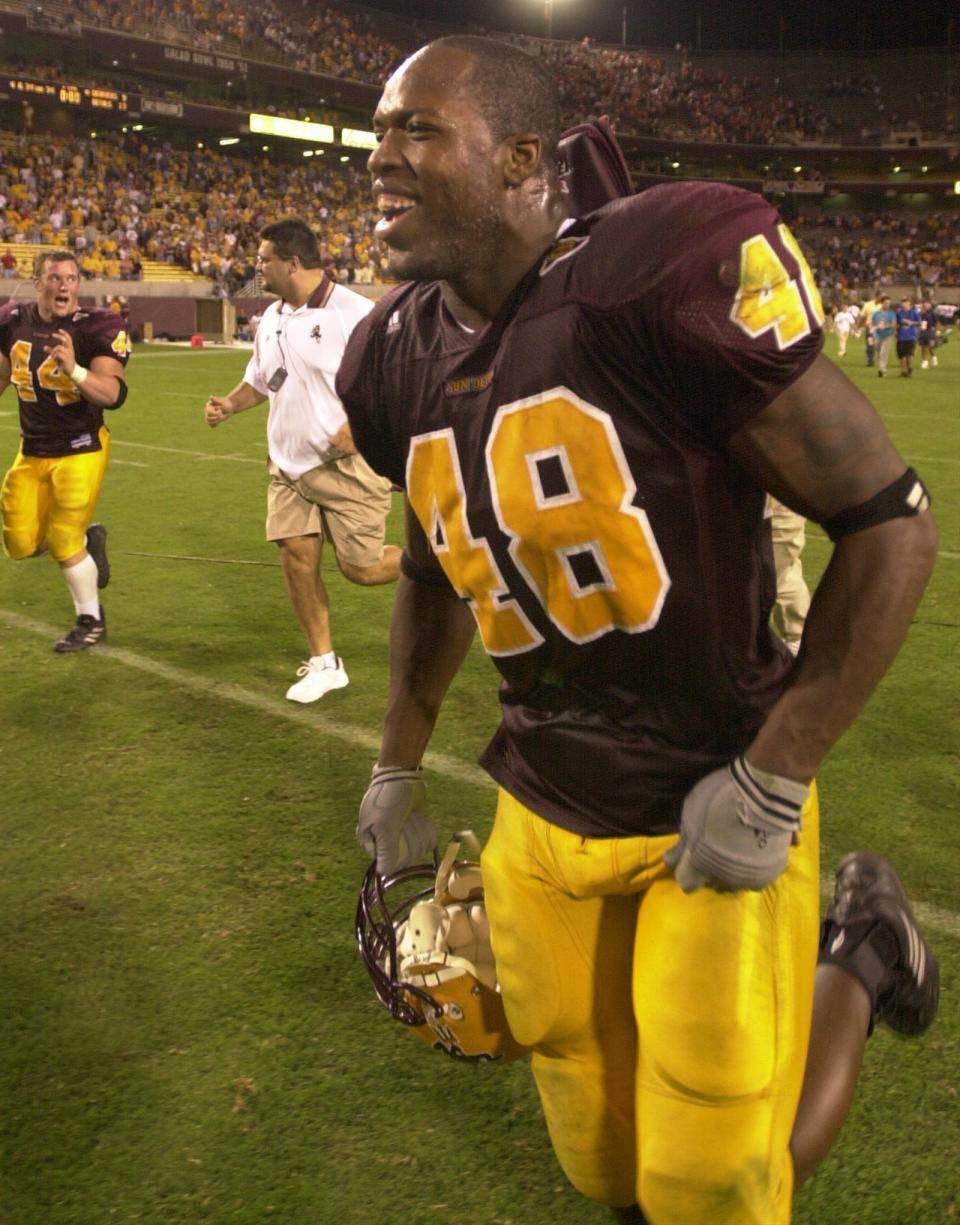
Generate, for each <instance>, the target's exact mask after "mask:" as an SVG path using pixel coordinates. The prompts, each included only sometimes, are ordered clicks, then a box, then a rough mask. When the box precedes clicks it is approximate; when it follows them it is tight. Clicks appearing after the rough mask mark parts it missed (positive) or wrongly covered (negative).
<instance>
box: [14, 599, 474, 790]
mask: <svg viewBox="0 0 960 1225" xmlns="http://www.w3.org/2000/svg"><path fill="white" fill-rule="evenodd" d="M0 625H6V626H8V627H9V628H10V629H14V630H22V631H23V632H25V633H28V634H36V635H37V636H39V637H42V638H48V639H50V640H51V641H55V640H56V639H57V638H58V637H60V635H61V633H62V628H61V629H57V628H56V627H55V626H53V625H48V624H47V623H46V622H43V621H35V620H33V618H32V617H24V616H22V615H21V614H20V613H15V612H12V611H10V610H9V609H3V608H0ZM96 657H97V658H98V659H104V660H108V661H110V662H111V663H119V664H123V665H124V667H127V668H134V669H135V670H136V671H138V672H146V673H148V674H149V675H150V676H157V677H159V678H160V679H161V680H165V681H169V683H170V684H171V685H173V686H174V687H175V688H178V689H186V690H189V691H191V692H193V693H202V694H207V695H208V696H210V697H212V698H215V699H216V700H217V701H221V702H222V701H227V702H233V703H234V704H235V705H237V706H246V707H249V709H251V710H256V711H259V712H260V713H261V714H265V715H268V716H269V717H270V718H272V719H283V720H285V721H286V722H288V723H296V724H297V725H298V726H300V727H303V728H306V729H307V730H308V731H314V732H319V733H320V734H321V735H323V736H332V737H333V738H334V739H336V740H341V741H343V743H344V744H348V745H350V746H351V747H353V748H361V749H367V750H368V751H369V752H370V753H371V754H374V755H375V754H376V753H377V752H378V751H379V749H380V737H379V735H377V734H374V733H373V732H369V731H367V730H366V729H365V728H362V727H355V726H354V725H353V724H350V723H342V722H340V721H339V720H338V719H336V718H334V717H333V716H332V715H330V714H327V713H326V712H324V711H323V710H321V709H320V708H319V707H317V706H312V707H310V708H307V707H304V706H299V705H295V704H294V703H292V702H284V701H280V700H279V699H277V698H271V697H267V696H266V695H265V694H262V693H257V692H255V691H254V690H252V689H244V688H243V687H242V686H241V685H233V684H231V683H230V682H229V681H218V680H214V679H213V678H212V677H209V676H203V675H201V674H200V673H198V672H188V671H187V670H186V669H185V668H177V667H174V666H173V665H172V664H166V663H163V662H162V661H161V660H159V659H151V658H150V657H149V656H148V655H140V654H138V653H137V652H136V651H128V650H126V649H125V648H123V647H114V646H109V645H107V644H104V645H103V646H98V647H97V649H96ZM372 760H373V758H371V761H372ZM424 764H425V765H426V766H428V767H429V768H430V769H431V770H435V771H436V772H437V773H438V774H443V775H445V776H446V777H447V778H453V779H457V780H458V781H460V782H464V783H472V784H474V785H478V786H482V787H489V788H492V787H493V783H492V781H491V780H490V778H489V776H488V775H487V774H486V773H485V772H484V771H483V770H481V769H480V767H479V766H471V765H470V764H469V763H467V762H462V761H458V760H457V759H456V758H455V757H448V756H447V755H446V754H443V753H427V755H426V757H425V758H424Z"/></svg>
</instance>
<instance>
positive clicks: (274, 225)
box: [260, 217, 322, 268]
mask: <svg viewBox="0 0 960 1225" xmlns="http://www.w3.org/2000/svg"><path fill="white" fill-rule="evenodd" d="M260 238H261V240H262V241H263V242H272V243H273V249H274V251H276V253H277V255H279V256H280V258H281V259H293V258H294V256H296V258H297V259H298V260H299V261H300V263H301V265H302V266H303V267H304V268H319V267H320V266H321V263H322V260H321V257H320V240H319V239H318V238H317V236H316V234H314V232H313V230H311V228H310V226H309V225H308V224H307V223H306V221H304V220H303V218H302V217H282V218H281V219H280V220H279V221H271V222H270V224H269V225H265V226H264V227H263V229H262V230H261V231H260Z"/></svg>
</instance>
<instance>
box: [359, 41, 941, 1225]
mask: <svg viewBox="0 0 960 1225" xmlns="http://www.w3.org/2000/svg"><path fill="white" fill-rule="evenodd" d="M375 127H376V130H377V134H378V138H379V146H378V149H377V150H376V151H375V152H374V153H373V154H372V155H371V158H370V169H371V172H372V174H373V179H374V192H375V196H376V199H377V203H378V206H379V209H380V212H381V215H382V217H381V221H380V222H379V224H378V226H377V231H378V234H379V237H380V238H381V239H382V240H383V241H384V242H385V243H386V244H387V246H388V247H389V248H390V250H391V253H392V264H393V270H394V272H395V273H396V274H397V276H398V277H400V278H408V279H409V280H410V281H412V282H413V283H412V284H403V285H401V286H399V287H398V288H397V289H395V290H393V291H391V292H390V293H389V294H388V295H386V297H385V298H384V299H383V300H382V301H381V302H380V303H379V304H378V306H377V307H376V308H375V309H374V310H373V311H372V312H371V313H370V314H369V315H368V316H367V317H366V319H365V320H363V321H362V322H361V324H360V325H359V327H358V328H357V330H356V331H355V332H354V335H353V339H352V340H351V343H350V345H349V346H348V349H347V353H346V355H345V358H344V361H343V364H342V366H341V369H340V376H339V378H338V384H337V386H338V391H339V393H340V395H341V398H342V400H343V403H344V405H345V407H346V409H347V412H348V415H349V417H350V422H351V427H352V429H353V434H354V438H355V440H356V442H357V444H358V446H359V447H360V449H361V451H362V453H363V454H364V455H365V457H366V458H367V459H368V461H369V462H370V463H371V465H372V466H373V467H374V468H375V469H377V470H378V471H380V472H382V473H383V474H384V475H386V476H389V477H390V478H391V479H392V480H393V481H395V482H396V483H398V484H401V485H403V486H404V487H405V490H406V494H407V500H408V504H409V512H408V516H407V529H408V531H407V552H406V554H405V557H404V562H403V569H404V576H405V577H404V579H403V580H402V582H401V586H400V588H399V589H398V594H397V602H396V606H395V611H394V619H393V625H392V635H391V685H390V697H389V704H388V712H387V718H386V722H385V727H384V735H383V740H382V745H381V751H380V755H379V760H378V763H377V765H376V766H375V767H374V771H373V778H372V781H371V783H370V786H369V787H368V789H367V792H366V794H365V796H364V799H363V803H362V805H361V809H360V818H359V825H358V836H359V838H360V841H361V843H362V845H363V846H364V847H365V849H366V850H367V851H368V853H369V854H371V856H375V857H376V863H377V868H378V871H380V872H382V873H388V872H391V871H392V870H394V869H395V868H396V867H398V866H400V865H402V864H404V863H409V862H413V861H415V860H417V859H418V858H420V857H422V856H423V855H424V854H425V853H426V852H427V851H429V850H430V849H431V847H432V846H433V844H434V841H435V831H434V829H433V826H432V824H431V823H430V822H429V821H428V820H427V819H426V817H425V815H424V813H423V811H422V799H423V784H422V779H421V776H420V762H421V759H422V756H423V752H424V749H425V747H426V745H427V742H428V740H429V737H430V734H431V731H432V728H433V725H434V722H435V720H436V717H437V713H438V710H439V708H440V705H441V702H442V700H443V697H444V694H445V693H446V690H447V688H448V686H449V684H450V681H451V679H452V678H453V676H454V674H455V672H456V670H457V668H458V667H459V665H460V663H461V661H462V659H463V657H464V654H465V652H466V651H467V649H468V647H469V645H470V642H471V640H472V638H473V634H474V630H475V628H478V629H479V632H480V636H481V638H482V641H483V645H484V647H485V648H486V650H487V652H488V653H489V654H490V655H491V657H492V658H493V660H494V662H495V664H496V666H497V667H498V669H499V670H500V672H501V674H502V677H503V682H502V685H501V703H502V724H501V727H500V729H499V731H498V732H497V734H496V736H495V737H494V740H493V742H492V744H491V745H490V747H489V748H488V750H487V752H486V755H485V757H484V763H485V765H486V766H487V768H488V770H489V771H490V773H491V774H492V775H493V776H494V778H495V779H496V780H497V782H498V783H499V784H500V798H499V803H498V808H497V816H496V821H495V825H494V830H493V833H492V835H491V838H490V841H489V842H488V844H487V846H486V848H485V850H484V854H483V873H484V884H485V889H486V904H487V912H488V915H489V918H490V922H491V930H492V935H493V946H494V951H495V954H496V958H497V969H498V973H499V978H500V984H501V989H502V992H503V998H504V1005H505V1010H506V1014H507V1019H508V1021H509V1023H510V1026H511V1029H512V1031H513V1033H514V1035H515V1037H516V1038H517V1039H518V1040H519V1041H520V1042H521V1043H523V1044H524V1045H527V1046H530V1047H532V1048H533V1057H532V1066H533V1071H534V1075H535V1078H536V1082H537V1087H538V1090H539V1093H540V1097H541V1101H542V1103H543V1108H544V1112H545V1115H546V1119H547V1123H548V1127H549V1130H550V1135H551V1140H552V1142H553V1145H554V1148H555V1150H556V1152H557V1155H558V1157H559V1159H560V1162H561V1164H562V1165H563V1168H564V1170H565V1171H566V1173H567V1174H568V1176H569V1177H570V1179H571V1180H572V1182H573V1183H574V1185H576V1186H577V1187H578V1188H579V1189H580V1190H581V1191H582V1192H583V1193H584V1194H585V1195H587V1196H590V1197H591V1198H593V1199H596V1200H598V1201H600V1202H602V1203H606V1204H608V1205H610V1206H611V1207H612V1208H613V1209H614V1211H615V1214H616V1215H617V1218H618V1220H621V1221H641V1220H644V1219H646V1220H648V1221H649V1222H652V1223H653V1225H678V1223H679V1222H686V1223H689V1225H701V1223H702V1225H706V1222H708V1221H709V1222H710V1225H782V1223H784V1222H786V1221H788V1220H789V1218H790V1202H791V1195H792V1191H793V1188H794V1186H795V1185H796V1183H797V1182H798V1181H799V1180H801V1179H802V1178H804V1177H806V1176H807V1174H809V1173H810V1172H811V1170H812V1169H813V1168H814V1166H815V1165H816V1163H817V1161H818V1160H819V1159H820V1158H821V1157H822V1156H823V1154H824V1153H825V1152H826V1150H827V1148H828V1147H829V1145H830V1143H831V1141H832V1139H833V1138H834V1137H835V1135H836V1133H837V1131H838V1130H839V1127H840V1125H841V1123H842V1120H843V1118H844V1115H845V1113H846V1110H847V1107H848V1105H849V1101H850V1098H851V1096H852V1093H853V1088H854V1085H855V1082H856V1076H857V1072H858V1069H859V1060H860V1056H861V1054H862V1050H863V1045H864V1043H865V1041H866V1037H867V1034H868V1032H869V1029H870V1028H871V1025H872V1022H873V1020H874V1019H881V1020H884V1021H886V1022H887V1023H888V1024H890V1025H892V1026H893V1027H894V1028H897V1029H900V1030H901V1031H902V1032H918V1031H919V1030H920V1029H922V1028H924V1027H925V1026H926V1025H928V1024H929V1022H930V1020H931V1019H932V1016H933V1014H934V1012H935V1009H936V998H937V981H938V980H937V973H936V967H935V963H934V962H933V961H932V960H931V959H929V958H928V950H927V949H926V946H925V945H924V944H923V943H922V937H921V936H920V934H919V932H918V931H917V929H916V926H915V924H914V923H913V921H912V918H911V917H910V915H909V907H908V906H907V903H906V900H905V897H904V895H903V893H902V889H901V886H900V885H899V882H898V881H897V879H896V876H895V875H894V874H893V873H892V870H891V869H890V868H889V865H887V864H886V863H885V861H882V860H880V859H879V858H878V857H875V856H870V855H867V854H865V853H858V854H856V855H854V856H853V858H852V859H848V860H845V861H844V863H843V864H841V868H840V871H839V873H838V879H837V898H836V900H835V903H834V906H833V907H832V909H831V912H830V916H829V919H828V922H827V925H826V928H825V941H824V951H823V954H822V958H821V961H822V964H821V965H820V967H819V969H817V968H816V962H817V946H818V932H819V922H818V911H819V865H818V819H819V809H818V802H817V794H816V787H815V783H814V775H815V774H816V771H817V769H818V767H819V765H820V762H821V761H822V760H823V758H824V756H825V755H826V753H827V752H828V751H829V749H830V748H831V747H832V746H833V744H834V743H835V742H836V741H837V739H838V738H839V737H840V735H841V734H842V732H843V731H844V730H845V729H846V728H847V727H848V726H849V724H850V723H851V722H852V721H853V719H854V718H855V717H856V715H857V713H858V711H859V710H860V708H861V706H862V705H863V703H864V701H865V700H866V698H867V696H868V695H869V693H870V692H871V691H872V689H873V688H874V686H875V685H876V683H877V682H878V680H879V679H880V677H881V676H882V675H883V673H884V672H885V670H886V668H887V667H888V665H889V664H890V662H891V661H892V659H893V658H894V656H895V654H896V652H897V650H898V648H899V646H900V643H901V641H902V639H903V637H904V635H905V633H906V630H907V628H908V626H909V624H910V620H911V617H912V614H913V611H914V609H915V607H916V605H917V602H918V600H919V598H920V595H921V593H922V591H923V588H924V585H925V583H926V581H927V578H928V576H929V573H930V569H931V567H932V563H933V558H934V554H935V547H936V529H935V526H934V523H933V520H932V517H931V516H930V514H929V513H928V499H927V496H926V492H925V490H924V488H923V485H922V483H921V482H920V480H919V478H918V477H917V476H916V474H915V473H913V472H912V471H911V470H910V469H907V467H906V465H905V463H904V461H903V460H902V459H901V458H900V456H899V455H898V454H897V452H896V451H895V450H894V448H893V446H892V444H891V443H890V441H889V439H888V438H887V436H886V434H885V432H884V430H883V428H882V426H881V424H880V422H879V420H878V418H877V416H876V414H875V413H874V412H873V410H872V408H871V407H870V405H869V404H868V403H867V401H866V400H865V399H864V398H863V397H862V396H861V395H860V393H859V392H858V391H857V390H856V389H855V388H854V387H853V385H852V384H851V383H850V382H849V381H848V380H847V379H846V378H845V377H844V376H843V375H842V373H841V372H840V371H839V370H838V369H837V368H836V367H835V366H833V365H832V364H831V363H830V362H828V361H827V360H826V359H825V358H824V357H823V356H822V355H821V347H822V339H821V324H822V322H823V311H822V307H821V303H820V299H819V295H818V293H817V290H816V287H815V285H814V283H813V279H812V277H811V274H810V271H809V268H808V267H807V265H806V263H805V261H804V259H803V256H802V254H801V252H800V249H799V247H798V246H797V243H796V241H795V239H794V238H793V236H792V234H791V233H790V232H789V230H788V229H787V228H786V226H784V225H783V224H782V222H781V221H780V219H779V217H778V216H777V214H776V213H775V212H774V211H773V210H772V209H771V208H770V207H769V206H768V205H767V204H766V203H765V202H764V201H763V200H762V198H760V197H759V196H756V195H754V194H752V193H749V192H745V191H740V190H736V189H733V188H730V187H727V186H724V185H721V184H677V185H670V186H667V187H663V188H654V189H652V190H650V191H648V192H645V193H644V194H642V195H640V196H635V197H631V198H627V199H622V200H617V201H615V202H613V203H610V204H608V205H606V206H605V207H602V208H600V209H599V210H598V211H596V212H593V213H590V214H588V215H586V216H584V217H581V218H577V219H570V218H568V217H567V199H568V197H567V196H566V195H565V194H564V192H563V191H562V190H561V185H560V181H559V178H558V174H557V170H556V165H555V161H554V157H555V149H556V138H557V137H556V134H557V127H558V125H557V107H556V98H555V92H554V89H553V85H552V82H551V81H550V79H549V77H548V75H547V74H546V72H545V70H544V69H543V67H542V66H541V65H540V64H539V62H538V61H536V60H533V59H531V58H530V57H528V56H526V55H525V54H524V53H523V52H521V51H519V50H518V49H516V48H511V47H507V46H505V45H503V44H501V43H493V42H488V41H486V40H482V39H472V38H452V39H441V40H439V41H438V42H436V43H433V44H430V45H429V46H428V47H426V48H424V49H422V50H421V51H419V52H418V53H417V54H416V55H414V56H412V57H411V58H410V59H409V60H408V61H407V62H406V63H405V64H404V65H402V66H401V68H399V69H398V70H397V72H396V73H395V74H394V75H393V76H392V77H391V79H390V80H389V82H388V83H387V86H386V88H385V90H384V93H383V96H382V98H381V101H380V105H379V107H378V109H377V113H376V117H375ZM767 490H769V491H771V492H772V493H774V494H775V495H776V496H777V497H778V498H779V499H781V500H782V501H783V502H784V503H786V504H787V505H789V506H791V507H793V508H795V509H796V510H798V511H800V512H802V513H804V514H805V515H806V516H807V517H809V518H811V519H813V520H814V521H816V522H819V523H822V524H823V525H824V526H825V528H826V529H827V531H828V532H829V534H830V536H831V537H832V539H834V540H835V542H836V547H835V549H834V553H833V558H832V561H831V563H830V566H829V567H828V570H827V572H826V575H825V577H824V579H823V581H822V582H821V584H820V586H819V588H818V590H817V593H816V597H815V599H814V603H813V607H812V609H811V612H810V616H809V620H808V622H807V627H806V634H805V638H804V646H803V649H802V651H801V654H800V658H799V661H798V662H797V664H796V665H794V664H793V661H792V659H791V657H790V654H789V652H788V651H787V650H786V648H785V647H783V645H782V644H780V643H779V642H778V641H777V640H776V639H775V637H774V635H773V634H772V633H771V631H770V629H769V614H770V609H771V604H772V601H773V597H774V591H775V581H774V573H773V565H772V550H771V547H770V537H769V525H768V522H767V521H766V520H765V518H764V503H765V498H766V493H765V491H767ZM678 834H679V837H678ZM891 915H892V916H893V917H892V918H891V917H890V916H891ZM815 977H816V1001H815V1002H814V979H815ZM811 1031H812V1037H811ZM808 1038H810V1057H809V1059H807V1058H806V1056H807V1048H808ZM805 1071H806V1080H805V1079H804V1073H805ZM644 1214H645V1215H644Z"/></svg>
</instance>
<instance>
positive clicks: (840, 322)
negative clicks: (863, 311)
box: [833, 306, 856, 357]
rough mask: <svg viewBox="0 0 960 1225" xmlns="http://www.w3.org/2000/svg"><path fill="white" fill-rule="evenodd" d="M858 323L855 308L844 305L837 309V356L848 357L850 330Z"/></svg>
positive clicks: (834, 326) (835, 326)
mask: <svg viewBox="0 0 960 1225" xmlns="http://www.w3.org/2000/svg"><path fill="white" fill-rule="evenodd" d="M855 324H856V317H855V315H854V313H853V308H852V307H850V306H845V307H843V309H842V310H839V311H837V313H836V315H834V317H833V329H834V331H835V332H836V333H837V357H846V355H847V340H848V339H849V336H850V332H851V331H852V330H853V328H854V326H855Z"/></svg>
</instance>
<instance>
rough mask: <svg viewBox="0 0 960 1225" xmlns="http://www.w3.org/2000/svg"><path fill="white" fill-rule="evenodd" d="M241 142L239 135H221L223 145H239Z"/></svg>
mask: <svg viewBox="0 0 960 1225" xmlns="http://www.w3.org/2000/svg"><path fill="white" fill-rule="evenodd" d="M239 143H240V137H239V136H221V137H220V144H221V145H239Z"/></svg>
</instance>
